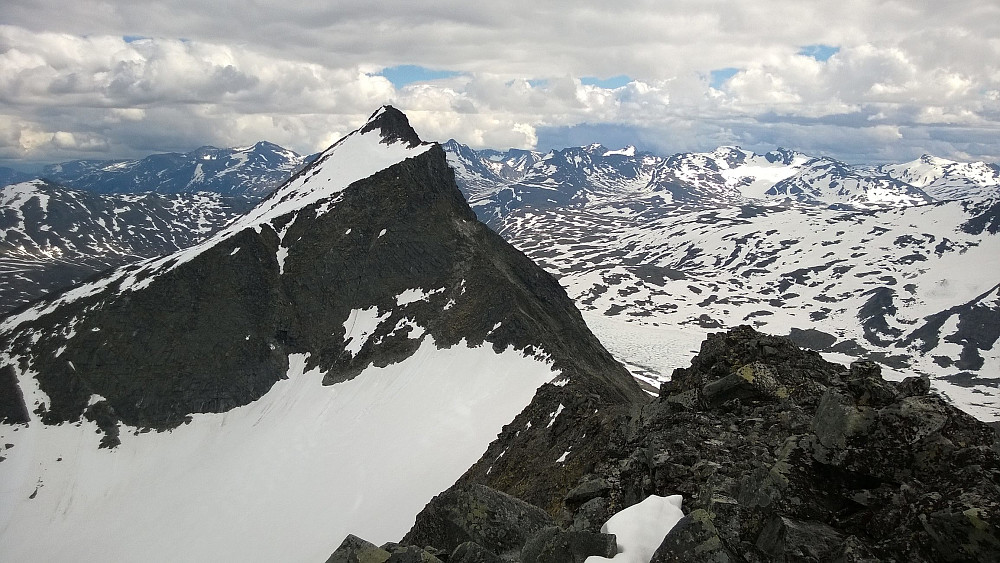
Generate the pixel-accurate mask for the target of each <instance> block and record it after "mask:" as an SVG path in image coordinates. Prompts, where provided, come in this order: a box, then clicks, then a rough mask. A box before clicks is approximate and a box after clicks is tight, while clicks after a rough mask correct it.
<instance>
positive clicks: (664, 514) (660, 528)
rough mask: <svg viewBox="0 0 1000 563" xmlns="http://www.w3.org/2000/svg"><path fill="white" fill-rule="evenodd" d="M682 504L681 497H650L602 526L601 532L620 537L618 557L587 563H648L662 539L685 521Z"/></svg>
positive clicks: (600, 558)
mask: <svg viewBox="0 0 1000 563" xmlns="http://www.w3.org/2000/svg"><path fill="white" fill-rule="evenodd" d="M681 500H682V498H681V495H671V496H669V497H661V496H656V495H650V496H648V497H646V499H645V500H643V501H642V502H640V503H639V504H633V505H632V506H630V507H628V508H626V509H625V510H622V511H621V512H619V513H617V514H615V515H614V516H612V517H611V518H609V519H608V521H607V522H606V523H605V524H604V526H601V532H604V533H605V534H615V536H617V539H618V555H615V556H614V557H612V558H611V559H608V558H607V557H598V556H596V555H593V556H590V557H588V558H587V561H586V563H600V562H601V561H615V562H616V563H649V560H650V558H652V557H653V553H655V552H656V548H658V547H660V544H661V543H663V537H664V536H666V535H667V532H669V531H670V530H671V528H673V527H674V526H675V525H676V524H677V522H679V521H680V519H681V518H683V517H684V513H683V512H681Z"/></svg>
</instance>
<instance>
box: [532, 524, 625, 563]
mask: <svg viewBox="0 0 1000 563" xmlns="http://www.w3.org/2000/svg"><path fill="white" fill-rule="evenodd" d="M616 553H618V542H617V541H616V539H615V536H614V534H602V533H592V532H583V531H578V530H569V531H567V530H562V529H560V528H559V527H558V526H549V527H546V528H542V529H541V530H539V531H538V532H537V533H535V535H533V536H532V537H530V538H529V539H528V541H527V542H526V543H525V544H524V547H523V548H522V549H521V558H520V561H521V563H583V562H584V561H586V559H587V557H590V556H591V555H596V556H598V557H614V556H615V554H616Z"/></svg>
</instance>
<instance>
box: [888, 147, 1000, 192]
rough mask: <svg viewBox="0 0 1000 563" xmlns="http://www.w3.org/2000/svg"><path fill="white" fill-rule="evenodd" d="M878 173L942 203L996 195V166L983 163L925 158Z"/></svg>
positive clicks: (999, 185)
mask: <svg viewBox="0 0 1000 563" xmlns="http://www.w3.org/2000/svg"><path fill="white" fill-rule="evenodd" d="M878 170H879V171H880V172H882V173H884V174H886V175H888V176H890V177H892V178H894V179H896V180H899V181H902V182H906V183H908V184H910V185H911V186H915V187H917V188H920V189H921V190H923V191H924V192H925V193H927V194H928V195H930V196H931V197H933V198H935V199H937V200H942V201H944V200H952V199H982V198H989V197H993V198H995V197H997V194H998V192H1000V165H996V164H988V163H985V162H956V161H954V160H948V159H945V158H939V157H936V156H931V155H927V154H925V155H923V156H921V157H920V158H918V159H917V160H914V161H911V162H905V163H903V164H887V165H883V166H880V167H879V168H878Z"/></svg>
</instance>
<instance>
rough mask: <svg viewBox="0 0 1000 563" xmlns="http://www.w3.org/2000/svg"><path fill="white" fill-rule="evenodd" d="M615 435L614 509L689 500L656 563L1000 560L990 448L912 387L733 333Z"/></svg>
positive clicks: (980, 431)
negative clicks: (656, 499)
mask: <svg viewBox="0 0 1000 563" xmlns="http://www.w3.org/2000/svg"><path fill="white" fill-rule="evenodd" d="M622 430H623V431H622V433H621V434H620V435H621V437H622V440H623V441H622V443H621V444H620V446H619V447H618V448H617V449H616V450H617V451H620V452H622V453H623V455H622V457H619V458H617V459H614V458H612V459H609V460H608V461H606V462H603V463H600V464H598V467H597V468H596V469H595V473H597V474H600V475H602V476H603V478H604V479H606V480H607V481H608V482H609V483H616V484H617V487H616V490H613V491H612V493H611V496H612V498H620V499H621V501H620V502H621V504H622V505H629V504H632V503H634V502H638V501H639V500H641V499H642V498H645V496H647V495H649V494H660V495H665V494H676V493H680V494H683V495H684V503H685V511H687V512H688V516H687V517H685V519H684V520H683V521H682V523H681V524H680V525H678V527H676V528H675V529H674V530H672V531H671V532H670V534H668V536H667V538H665V541H664V544H663V545H662V546H661V547H660V549H659V550H658V552H657V556H656V558H654V560H655V561H741V560H742V561H875V560H878V561H953V560H954V561H958V560H961V561H996V560H998V557H1000V519H998V515H1000V512H998V510H1000V443H998V440H997V436H996V434H995V433H994V432H993V430H992V429H991V428H990V427H989V426H987V425H986V424H984V423H981V422H979V421H977V420H975V419H973V418H972V417H970V416H969V415H967V414H965V413H963V412H961V411H959V410H958V409H956V408H954V407H952V406H950V405H949V404H947V403H946V402H945V401H944V400H943V399H941V398H940V397H939V396H937V395H935V394H930V393H928V392H927V386H926V381H924V380H920V379H919V378H911V379H909V380H907V381H904V382H902V383H899V384H896V383H892V382H888V381H885V380H883V379H882V378H881V375H880V370H879V368H878V365H877V364H874V363H871V362H856V363H855V364H853V365H852V366H851V368H850V369H845V368H843V367H842V366H838V365H836V364H831V363H828V362H826V361H824V360H823V359H822V358H820V357H819V355H818V354H816V353H814V352H808V351H803V350H800V349H798V348H796V347H795V346H794V345H793V344H791V342H789V341H788V340H786V339H783V338H777V337H771V336H766V335H762V334H759V333H757V332H755V331H754V330H752V329H751V328H750V327H739V328H737V329H733V330H732V331H730V332H728V333H724V334H713V335H710V336H709V338H708V340H706V341H705V343H704V344H703V345H702V348H701V351H700V353H699V354H698V356H697V357H695V358H694V360H693V361H692V365H691V367H690V368H685V369H678V370H676V371H675V372H674V376H673V380H672V381H671V382H669V383H666V384H664V385H663V389H662V390H661V396H660V399H659V400H658V401H657V402H655V403H652V404H650V405H648V406H646V407H644V408H643V409H642V410H641V413H639V414H637V415H636V416H634V417H633V418H631V419H630V421H629V423H628V426H627V427H623V428H622ZM692 549H699V550H701V551H696V552H695V553H700V554H701V556H697V557H694V556H692V553H693V552H692Z"/></svg>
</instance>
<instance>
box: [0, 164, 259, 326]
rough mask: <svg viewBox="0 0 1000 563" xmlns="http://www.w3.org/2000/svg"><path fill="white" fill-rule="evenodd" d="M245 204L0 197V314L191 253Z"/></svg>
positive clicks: (12, 190) (195, 197) (58, 194)
mask: <svg viewBox="0 0 1000 563" xmlns="http://www.w3.org/2000/svg"><path fill="white" fill-rule="evenodd" d="M251 202H252V200H251V198H249V197H246V196H223V195H220V194H215V193H204V192H198V193H185V194H156V193H141V194H96V193H92V192H85V191H81V190H71V189H67V188H64V187H62V186H58V185H55V184H52V183H49V182H45V181H43V180H32V181H29V182H24V183H20V184H14V185H10V186H6V187H4V188H2V189H0V272H2V273H3V274H4V275H3V276H0V313H4V312H7V311H10V310H11V309H14V308H16V307H18V306H20V305H22V304H24V303H27V302H28V301H32V300H34V299H37V298H39V297H41V296H42V295H44V294H46V293H48V292H50V291H53V290H57V289H60V288H63V287H66V286H69V285H72V284H74V283H77V282H79V281H81V280H83V279H84V278H87V277H90V276H91V275H93V274H94V273H95V272H98V271H100V270H104V269H106V268H110V267H114V266H119V265H122V264H125V263H128V262H134V261H136V260H139V259H142V258H149V257H152V256H158V255H160V254H163V253H167V252H172V251H175V250H178V249H181V248H185V247H188V246H191V245H192V244H194V243H196V242H199V241H200V240H202V239H203V238H205V237H207V236H208V235H210V234H211V233H213V232H215V231H217V230H219V229H220V228H222V227H223V226H224V225H225V224H226V223H227V222H229V220H230V219H232V218H234V217H236V216H238V215H241V214H243V213H245V212H246V211H247V210H249V209H250V207H251V205H252V203H251Z"/></svg>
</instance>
